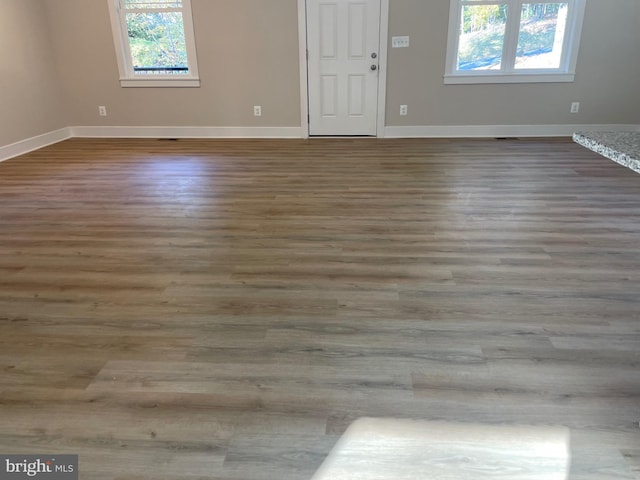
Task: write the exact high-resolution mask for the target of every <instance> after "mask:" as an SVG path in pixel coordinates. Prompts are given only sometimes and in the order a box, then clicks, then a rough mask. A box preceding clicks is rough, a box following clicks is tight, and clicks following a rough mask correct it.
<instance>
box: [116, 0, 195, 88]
mask: <svg viewBox="0 0 640 480" xmlns="http://www.w3.org/2000/svg"><path fill="white" fill-rule="evenodd" d="M109 2H110V3H109V5H110V9H111V16H112V23H113V27H114V28H113V30H114V41H115V43H116V51H117V52H118V54H119V55H118V63H119V67H120V77H121V81H122V84H123V86H197V84H198V81H197V68H196V63H195V46H194V40H193V27H192V19H191V9H190V2H189V0H109Z"/></svg>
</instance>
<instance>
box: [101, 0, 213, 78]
mask: <svg viewBox="0 0 640 480" xmlns="http://www.w3.org/2000/svg"><path fill="white" fill-rule="evenodd" d="M181 1H182V8H178V9H166V8H163V9H157V11H163V12H167V11H179V12H181V13H182V21H183V23H184V35H185V43H186V48H187V61H188V63H189V74H188V75H153V76H151V75H136V74H135V72H134V70H133V63H132V60H131V49H130V46H129V35H128V32H127V21H126V12H127V11H126V9H125V8H124V1H123V0H107V3H108V4H109V15H110V17H111V29H112V30H113V43H114V46H115V49H116V58H117V61H118V71H119V73H120V85H121V86H122V87H199V86H200V78H199V75H198V62H197V58H196V42H195V35H194V32H193V16H192V14H191V0H181ZM150 77H151V78H150Z"/></svg>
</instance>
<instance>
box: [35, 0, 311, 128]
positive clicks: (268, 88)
mask: <svg viewBox="0 0 640 480" xmlns="http://www.w3.org/2000/svg"><path fill="white" fill-rule="evenodd" d="M44 1H45V2H46V5H47V7H48V14H49V18H50V23H51V26H52V30H53V32H54V46H55V52H56V58H57V61H58V64H59V66H60V71H61V78H62V81H63V84H64V85H65V87H66V89H67V95H68V100H69V103H68V105H69V110H70V112H69V113H70V117H71V120H72V122H73V125H76V126H77V125H83V126H84V125H118V126H132V125H140V126H231V127H236V126H243V127H244V126H268V127H280V126H300V70H299V62H298V14H297V6H296V5H297V4H296V0H268V1H265V0H192V8H193V17H194V29H195V34H196V50H197V56H198V69H199V71H200V78H201V87H200V88H121V87H120V82H119V74H118V65H117V62H116V57H115V53H114V46H113V37H112V32H111V23H110V21H109V11H108V6H107V0H44ZM98 105H105V106H106V107H107V111H108V114H109V116H108V117H106V118H100V117H98V114H97V109H98ZM253 105H261V106H262V115H263V116H262V117H260V118H256V117H254V116H253Z"/></svg>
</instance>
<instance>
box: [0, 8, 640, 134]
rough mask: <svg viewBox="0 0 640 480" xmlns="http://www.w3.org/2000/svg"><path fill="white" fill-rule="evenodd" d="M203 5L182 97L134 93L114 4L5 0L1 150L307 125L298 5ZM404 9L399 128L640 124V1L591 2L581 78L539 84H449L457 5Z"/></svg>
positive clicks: (397, 87) (392, 70)
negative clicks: (107, 128)
mask: <svg viewBox="0 0 640 480" xmlns="http://www.w3.org/2000/svg"><path fill="white" fill-rule="evenodd" d="M192 2H193V13H194V22H195V30H196V43H197V50H198V62H199V68H200V76H201V81H202V87H201V88H173V89H171V88H121V87H120V84H119V81H118V68H117V63H116V58H115V54H114V47H113V40H112V36H111V35H112V34H111V26H110V21H109V15H108V8H107V2H106V0H0V52H1V53H2V58H3V65H2V67H1V68H2V69H3V71H2V75H0V82H2V84H1V86H2V91H3V92H8V93H6V94H3V95H2V96H1V100H0V127H1V128H0V145H7V144H9V143H12V142H15V141H18V140H21V139H24V138H28V137H31V136H35V135H38V134H40V133H45V132H48V131H52V130H56V129H58V128H61V127H63V126H99V125H117V126H211V127H216V126H229V127H252V126H268V127H297V126H299V123H300V83H299V61H298V25H297V22H298V17H297V2H296V0H268V1H267V0H192ZM390 2H391V7H390V35H410V36H411V47H410V48H408V49H389V65H388V67H389V68H388V91H387V125H390V126H438V125H509V124H521V125H527V124H588V123H593V124H636V125H638V124H640V95H639V94H638V86H639V85H640V81H639V79H640V58H639V54H638V52H639V51H640V2H638V0H615V2H612V1H611V0H588V5H587V11H586V20H585V26H584V31H583V42H582V46H581V49H580V56H579V60H578V66H577V76H576V81H575V82H574V83H569V84H537V85H536V84H519V85H504V84H502V85H444V84H443V73H444V65H445V55H446V39H447V28H448V8H449V0H390ZM614 4H615V8H613V7H614ZM572 101H580V102H581V104H582V105H581V112H580V113H579V114H577V115H571V114H569V113H568V112H569V105H570V103H571V102H572ZM256 104H259V105H262V107H263V116H262V117H260V118H256V117H254V116H253V112H252V106H253V105H256ZM401 104H407V105H409V115H408V116H407V117H400V116H399V106H400V105H401ZM98 105H106V106H107V108H108V111H109V116H108V117H106V118H101V117H99V116H98V114H97V107H98Z"/></svg>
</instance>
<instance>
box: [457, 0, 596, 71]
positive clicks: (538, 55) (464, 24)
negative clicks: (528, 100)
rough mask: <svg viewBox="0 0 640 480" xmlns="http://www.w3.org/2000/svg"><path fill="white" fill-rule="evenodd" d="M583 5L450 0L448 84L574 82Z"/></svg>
mask: <svg viewBox="0 0 640 480" xmlns="http://www.w3.org/2000/svg"><path fill="white" fill-rule="evenodd" d="M584 6H585V3H584V0H565V1H561V2H527V1H524V0H451V13H450V15H451V18H450V22H449V25H450V26H449V44H448V48H447V67H446V73H445V83H500V82H520V81H528V82H531V81H573V79H574V72H575V63H576V57H577V53H578V44H579V39H580V31H581V27H582V18H583V16H584Z"/></svg>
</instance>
